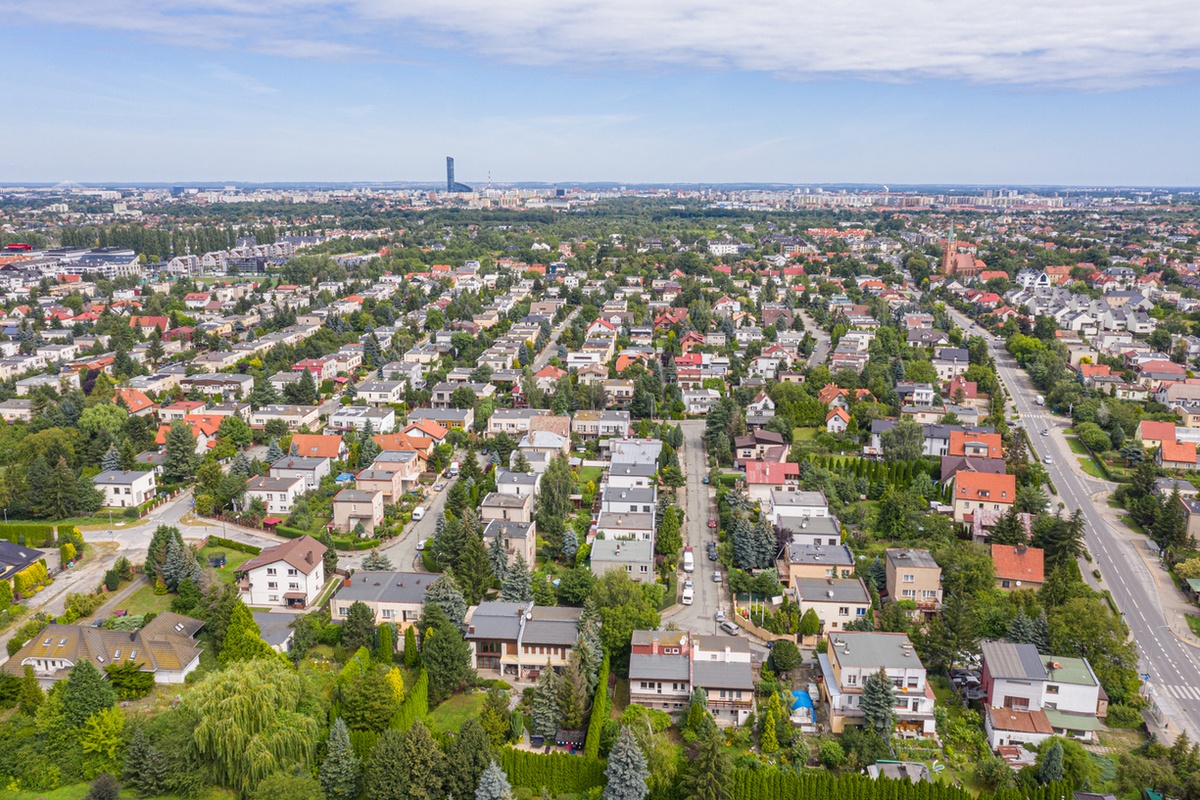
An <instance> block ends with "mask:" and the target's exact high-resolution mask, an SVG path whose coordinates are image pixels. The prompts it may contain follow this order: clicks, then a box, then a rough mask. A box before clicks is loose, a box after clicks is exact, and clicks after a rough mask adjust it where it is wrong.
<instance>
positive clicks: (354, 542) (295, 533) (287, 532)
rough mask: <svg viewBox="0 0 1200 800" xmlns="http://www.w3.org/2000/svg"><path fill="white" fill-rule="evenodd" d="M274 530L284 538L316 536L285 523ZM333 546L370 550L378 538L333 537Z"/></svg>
mask: <svg viewBox="0 0 1200 800" xmlns="http://www.w3.org/2000/svg"><path fill="white" fill-rule="evenodd" d="M275 532H276V533H277V534H279V535H280V536H282V537H283V538H285V539H299V538H300V537H301V536H312V537H313V538H316V534H314V533H312V532H311V531H302V530H300V529H299V528H289V527H288V526H286V525H276V526H275ZM333 546H334V549H336V550H370V549H372V548H375V547H378V546H379V540H378V539H339V538H336V537H335V538H334V540H333Z"/></svg>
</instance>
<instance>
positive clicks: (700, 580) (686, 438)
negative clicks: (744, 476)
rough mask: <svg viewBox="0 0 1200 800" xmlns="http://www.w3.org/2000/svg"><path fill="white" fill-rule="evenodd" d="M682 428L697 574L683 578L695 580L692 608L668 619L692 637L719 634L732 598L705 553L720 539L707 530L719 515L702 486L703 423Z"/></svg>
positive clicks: (687, 523)
mask: <svg viewBox="0 0 1200 800" xmlns="http://www.w3.org/2000/svg"><path fill="white" fill-rule="evenodd" d="M680 426H681V427H682V429H683V449H682V451H681V454H682V466H683V470H684V475H685V476H686V477H687V488H686V492H685V494H686V497H685V498H684V511H685V515H686V516H685V519H684V528H683V533H684V542H683V543H684V545H691V547H692V553H693V556H694V557H695V560H696V571H695V572H693V573H692V574H691V575H690V576H684V577H690V578H691V579H692V583H693V585H694V587H695V599H694V600H693V602H692V604H691V605H690V606H679V610H678V611H677V612H676V613H675V614H674V615H672V616H670V617H669V619H670V621H671V622H674V623H675V624H676V625H678V626H679V627H680V628H685V629H687V630H690V631H692V633H695V634H712V633H714V632H716V631H717V623H716V620H715V619H714V616H715V614H716V612H717V608H718V607H722V608H724V609H725V612H726V613H729V599H728V598H729V596H728V594H727V593H726V591H725V589H726V584H725V583H723V582H722V583H719V584H717V583H713V579H712V576H713V573H714V572H716V571H717V567H718V562H716V561H709V560H708V553H707V550H706V549H705V548H706V544H707V543H708V542H710V541H716V538H717V532H716V529H715V528H709V527H708V518H709V517H715V516H716V515H717V512H716V505H715V504H714V502H713V496H712V494H710V491H709V490H710V488H711V487H709V486H707V485H705V483H704V482H703V481H704V476H705V475H707V474H708V469H707V462H706V460H705V454H704V422H703V421H701V420H686V421H684V422H682V423H680ZM681 563H682V562H681ZM680 574H681V575H683V573H680ZM680 585H681V586H682V583H681V584H680ZM722 635H725V634H722Z"/></svg>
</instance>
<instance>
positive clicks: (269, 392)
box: [250, 377, 280, 411]
mask: <svg viewBox="0 0 1200 800" xmlns="http://www.w3.org/2000/svg"><path fill="white" fill-rule="evenodd" d="M279 399H280V398H279V392H278V391H277V390H276V389H275V386H274V384H272V383H271V382H270V381H269V380H267V379H266V378H265V377H258V378H255V379H254V389H253V390H252V391H251V392H250V407H251V408H253V409H254V410H255V411H258V410H259V409H260V408H262V407H263V406H273V405H276V404H277V403H279Z"/></svg>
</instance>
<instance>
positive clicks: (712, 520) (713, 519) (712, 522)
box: [708, 517, 717, 528]
mask: <svg viewBox="0 0 1200 800" xmlns="http://www.w3.org/2000/svg"><path fill="white" fill-rule="evenodd" d="M708 527H710V528H715V527H717V518H716V517H709V518H708Z"/></svg>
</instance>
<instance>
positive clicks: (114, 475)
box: [92, 469, 148, 486]
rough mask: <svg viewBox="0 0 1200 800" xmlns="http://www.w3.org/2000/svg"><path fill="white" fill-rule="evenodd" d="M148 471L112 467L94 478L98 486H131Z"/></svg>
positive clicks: (93, 481) (93, 480)
mask: <svg viewBox="0 0 1200 800" xmlns="http://www.w3.org/2000/svg"><path fill="white" fill-rule="evenodd" d="M147 474H148V473H146V472H138V471H136V470H130V469H110V470H106V471H105V472H101V473H100V474H99V475H96V476H94V477H93V478H92V483H94V484H95V485H97V486H129V485H131V484H133V482H134V481H136V480H138V479H139V478H142V477H144V476H145V475H147Z"/></svg>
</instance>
